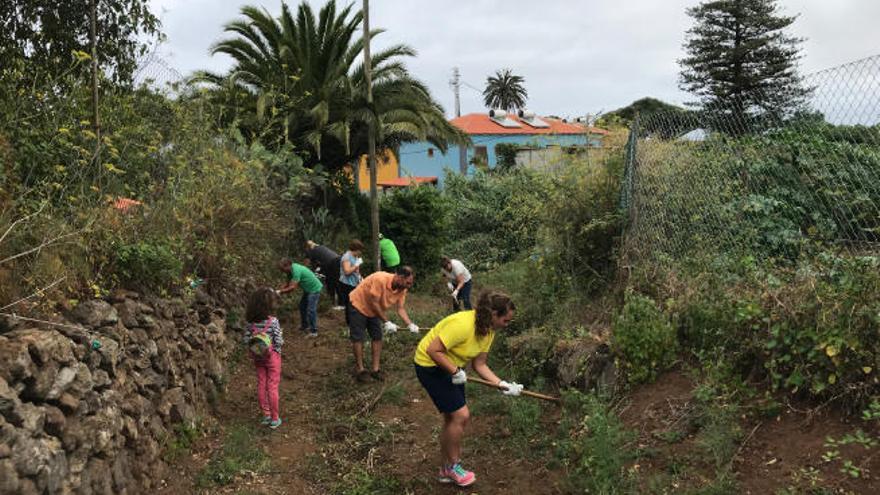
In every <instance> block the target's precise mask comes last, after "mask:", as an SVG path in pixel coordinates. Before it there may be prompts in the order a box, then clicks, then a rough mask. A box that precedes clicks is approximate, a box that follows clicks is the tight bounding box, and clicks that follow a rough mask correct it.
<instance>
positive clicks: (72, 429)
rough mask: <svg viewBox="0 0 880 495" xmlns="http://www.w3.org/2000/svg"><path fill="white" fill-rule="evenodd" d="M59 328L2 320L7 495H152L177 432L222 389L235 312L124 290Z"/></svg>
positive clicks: (1, 455)
mask: <svg viewBox="0 0 880 495" xmlns="http://www.w3.org/2000/svg"><path fill="white" fill-rule="evenodd" d="M56 320H57V322H58V323H61V324H63V325H65V326H55V327H49V326H46V325H40V326H35V325H33V324H28V323H27V322H24V321H20V320H13V319H8V318H7V319H5V320H2V321H0V494H22V495H30V494H136V493H146V492H148V491H149V490H150V489H152V488H155V487H156V484H157V482H158V481H159V480H161V479H162V477H163V476H164V474H165V470H166V465H165V462H164V461H163V459H162V453H163V447H164V445H165V442H167V441H168V440H169V439H170V438H172V436H173V434H174V427H175V425H178V424H181V423H184V424H186V423H192V422H194V421H195V419H196V418H197V417H198V416H199V415H201V414H204V412H205V410H206V407H207V405H208V403H209V401H210V399H211V397H212V395H213V394H216V393H217V392H219V391H220V390H221V389H222V388H223V386H224V383H225V378H224V373H225V364H224V363H225V362H226V360H227V358H228V356H229V354H230V352H231V350H232V348H233V345H234V344H233V343H234V342H235V339H234V335H235V334H234V332H233V331H232V330H227V328H226V314H225V311H224V310H223V309H222V308H220V307H219V305H218V303H217V302H216V301H215V300H214V299H213V298H211V297H210V296H209V295H208V294H206V293H205V292H203V291H201V290H197V291H196V292H195V293H194V294H191V295H190V296H189V297H187V298H186V299H184V298H171V299H158V298H152V297H143V296H140V295H139V294H136V293H133V292H117V293H116V294H114V295H113V296H112V297H109V298H107V300H91V301H86V302H83V303H81V304H79V305H77V306H76V307H75V308H74V309H72V310H71V311H68V312H67V313H66V314H65V316H64V317H63V318H61V317H58V318H56Z"/></svg>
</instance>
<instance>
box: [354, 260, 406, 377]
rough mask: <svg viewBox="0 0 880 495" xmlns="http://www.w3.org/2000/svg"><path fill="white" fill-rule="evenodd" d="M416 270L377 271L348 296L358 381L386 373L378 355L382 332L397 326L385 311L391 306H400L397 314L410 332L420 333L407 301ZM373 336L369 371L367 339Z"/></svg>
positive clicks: (402, 267) (393, 330)
mask: <svg viewBox="0 0 880 495" xmlns="http://www.w3.org/2000/svg"><path fill="white" fill-rule="evenodd" d="M413 277H414V274H413V269H412V268H410V267H408V266H401V267H398V268H397V272H396V273H393V274H392V273H386V272H376V273H373V274H372V275H370V276H369V277H367V278H365V279H364V280H363V281H362V282H361V283H360V284H358V286H357V287H355V289H354V290H353V291H351V294H350V295H349V298H350V304H349V305H348V309H347V310H348V329H349V332H350V333H349V338H350V339H351V343H352V350H353V351H354V361H355V366H356V370H355V373H356V377H357V380H358V381H359V382H365V381H367V380H369V377H370V376H372V377H373V378H374V379H376V380H379V381H382V380H384V379H385V375H384V373H383V372H382V370H381V368H380V367H379V358H380V356H381V354H382V332H383V330H384V332H385V333H393V332H396V331H397V325H395V324H394V323H393V322H392V321H391V320H389V319H388V317H387V316H386V315H385V312H386V311H387V310H388V308H390V307H392V306H396V307H397V314H398V315H399V316H400V318H401V319H402V320H403V322H404V323H406V325H407V328H408V329H409V331H410V332H413V333H418V332H419V327H418V325H416V324H415V323H413V322H412V320H410V319H409V315H408V314H407V313H406V309H405V308H404V303H405V302H406V293H407V291H408V290H409V288H410V287H412V285H413ZM368 337H369V339H370V341H371V342H370V353H371V355H372V358H373V361H372V368H371V371H370V372H367V370H366V369H364V341H365V340H367V338H368Z"/></svg>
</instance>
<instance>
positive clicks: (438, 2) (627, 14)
mask: <svg viewBox="0 0 880 495" xmlns="http://www.w3.org/2000/svg"><path fill="white" fill-rule="evenodd" d="M298 3H299V1H298V0H297V1H293V0H291V1H289V2H288V4H289V5H290V6H291V7H292V8H295V7H296V5H298ZM309 3H311V4H312V7H313V8H314V9H315V10H316V11H317V10H318V9H319V8H320V7H321V6H322V5H323V4H324V3H325V1H324V0H312V1H310V2H309ZM338 3H339V5H347V4H348V2H346V1H340V2H338ZM356 3H357V5H358V6H360V5H361V4H362V2H361V1H360V0H358V1H357V2H356ZM698 3H700V2H699V1H698V0H622V1H620V0H619V1H599V0H531V1H524V0H469V1H464V0H373V1H372V2H370V7H371V14H370V23H371V26H373V27H381V28H384V29H386V30H387V31H386V33H384V34H382V35H381V36H379V37H378V38H376V39H375V41H374V43H375V45H374V46H376V48H381V47H383V46H388V45H389V44H393V43H406V44H408V45H410V46H412V47H413V48H415V49H416V50H417V51H418V56H417V57H415V58H413V59H410V60H409V61H408V66H409V68H410V71H411V72H412V73H413V74H414V75H415V76H416V77H418V78H419V79H421V80H423V81H424V82H426V83H427V84H428V86H429V87H430V88H431V91H432V92H433V94H434V97H435V98H436V99H437V100H438V101H439V102H440V103H441V104H442V105H443V107H444V108H445V109H446V113H447V115H450V116H451V115H452V114H453V112H454V99H453V93H452V90H451V88H450V86H449V79H450V77H451V74H452V68H453V67H456V66H457V67H459V69H460V71H461V75H462V80H463V81H464V82H465V83H467V84H469V85H470V86H473V87H474V88H477V89H482V88H483V85H484V84H485V80H486V77H487V76H488V75H490V74H492V73H493V72H494V71H495V70H496V69H499V68H510V69H512V70H513V71H514V73H516V74H519V75H521V76H523V77H524V78H525V86H526V89H527V90H528V93H529V100H528V105H527V106H528V108H529V109H531V110H533V111H535V112H537V113H538V114H541V115H550V114H555V115H561V116H569V117H573V116H577V115H584V114H586V113H595V112H598V111H601V110H604V111H610V110H613V109H615V108H619V107H621V106H625V105H627V104H629V103H631V102H632V101H634V100H636V99H638V98H641V97H644V96H653V97H656V98H660V99H663V100H665V101H668V102H672V103H682V102H684V101H687V100H688V95H687V94H685V93H683V92H681V91H680V90H678V88H677V76H678V70H679V68H678V65H677V63H676V60H677V59H679V58H681V57H682V56H683V52H682V48H681V46H682V43H683V41H684V36H685V31H686V30H687V29H688V28H689V27H690V26H691V19H690V18H689V17H688V16H687V15H686V13H685V10H686V8H687V7H690V6H694V5H697V4H698ZM244 4H250V5H261V6H263V7H265V8H266V9H267V10H268V11H269V12H270V13H272V14H273V15H277V13H278V12H280V10H281V7H280V6H281V2H280V0H252V1H249V2H241V1H238V0H152V6H153V10H154V12H155V13H156V14H157V15H159V16H160V18H161V19H162V24H163V31H164V32H165V33H166V35H167V37H168V39H167V42H166V43H165V44H164V45H163V46H162V47H160V49H159V53H160V54H161V56H162V57H163V58H164V59H165V60H166V61H167V62H168V64H170V65H171V66H172V67H174V68H175V69H177V70H179V71H180V72H182V73H183V74H189V73H190V72H192V71H194V70H198V69H210V70H214V71H221V72H222V71H225V70H226V69H228V68H229V66H230V65H231V59H229V58H228V57H226V56H223V55H216V56H211V54H210V53H209V47H210V46H211V44H212V43H214V42H215V41H217V40H218V39H221V38H223V37H224V36H225V35H224V33H223V25H224V24H226V23H227V22H229V21H231V20H233V19H235V18H236V17H238V16H239V10H240V7H241V6H242V5H244ZM779 4H780V6H781V8H782V12H783V13H784V14H787V15H796V14H799V15H800V16H799V18H798V19H797V21H795V23H794V25H793V26H792V28H791V33H792V34H794V35H796V36H800V37H803V38H806V41H805V42H804V43H803V54H804V58H803V60H802V61H801V69H802V72H803V73H810V72H814V71H817V70H821V69H825V68H829V67H832V66H835V65H839V64H842V63H845V62H850V61H853V60H856V59H860V58H864V57H867V56H870V55H874V54H878V53H880V30H878V28H877V21H878V19H880V1H877V0H781V1H780V2H779ZM461 106H462V113H469V112H481V111H485V108H484V107H483V104H482V98H481V95H480V93H479V92H478V91H477V90H475V89H470V88H468V87H463V88H462V93H461Z"/></svg>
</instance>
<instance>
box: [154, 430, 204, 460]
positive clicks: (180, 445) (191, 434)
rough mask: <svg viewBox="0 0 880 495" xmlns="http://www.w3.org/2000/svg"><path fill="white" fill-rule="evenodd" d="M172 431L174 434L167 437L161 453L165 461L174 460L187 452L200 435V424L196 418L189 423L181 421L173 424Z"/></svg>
mask: <svg viewBox="0 0 880 495" xmlns="http://www.w3.org/2000/svg"><path fill="white" fill-rule="evenodd" d="M172 431H173V432H174V434H173V435H171V436H170V437H169V440H168V441H167V443H166V446H165V453H164V455H163V459H165V461H166V462H174V461H175V460H177V459H180V457H181V456H183V455H184V454H185V453H187V452H189V450H190V449H191V448H192V445H193V443H194V442H195V441H196V439H197V438H198V437H199V436H200V435H201V424H200V422H199V421H198V420H196V421H193V422H191V423H185V422H181V423H177V424H176V425H174V427H173V428H172Z"/></svg>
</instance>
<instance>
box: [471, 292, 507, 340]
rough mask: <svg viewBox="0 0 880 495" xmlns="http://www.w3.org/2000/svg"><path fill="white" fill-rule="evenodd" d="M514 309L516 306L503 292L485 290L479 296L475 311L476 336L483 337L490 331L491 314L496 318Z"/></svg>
mask: <svg viewBox="0 0 880 495" xmlns="http://www.w3.org/2000/svg"><path fill="white" fill-rule="evenodd" d="M515 309H516V305H514V304H513V301H511V300H510V296H508V295H507V294H505V293H503V292H498V291H494V290H487V291H486V292H483V293H482V294H480V298H479V299H478V300H477V310H476V320H477V322H476V328H477V336H478V337H485V336H486V335H488V334H489V331H490V330H492V314H493V313H494V314H495V315H496V316H501V315H506V314H507V313H508V312H510V311H513V310H515Z"/></svg>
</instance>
